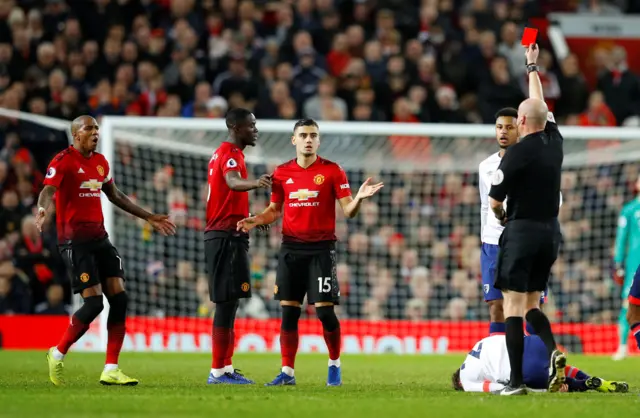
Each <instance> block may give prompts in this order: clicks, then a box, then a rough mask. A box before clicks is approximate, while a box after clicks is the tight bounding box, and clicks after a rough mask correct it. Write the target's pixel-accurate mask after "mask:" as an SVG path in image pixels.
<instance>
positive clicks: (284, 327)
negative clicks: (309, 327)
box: [280, 306, 302, 376]
mask: <svg viewBox="0 0 640 418" xmlns="http://www.w3.org/2000/svg"><path fill="white" fill-rule="evenodd" d="M301 313H302V310H301V309H300V308H299V307H297V306H283V307H282V324H281V325H280V353H281V354H282V371H283V372H285V373H287V374H288V375H290V376H292V375H293V369H294V368H295V363H296V354H297V353H298V338H299V337H298V321H299V320H300V314H301Z"/></svg>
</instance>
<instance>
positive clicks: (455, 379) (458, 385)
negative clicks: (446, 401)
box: [451, 369, 464, 391]
mask: <svg viewBox="0 0 640 418" xmlns="http://www.w3.org/2000/svg"><path fill="white" fill-rule="evenodd" d="M451 386H453V389H455V390H460V391H462V390H464V388H463V387H462V382H461V381H460V369H458V370H456V371H455V372H454V373H453V375H452V376H451Z"/></svg>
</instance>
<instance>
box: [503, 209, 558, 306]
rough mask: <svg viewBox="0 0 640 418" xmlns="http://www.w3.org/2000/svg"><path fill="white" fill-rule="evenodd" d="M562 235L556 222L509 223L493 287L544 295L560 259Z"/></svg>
mask: <svg viewBox="0 0 640 418" xmlns="http://www.w3.org/2000/svg"><path fill="white" fill-rule="evenodd" d="M561 239H562V234H561V232H560V225H559V224H558V221H557V220H556V219H554V220H551V221H533V220H526V219H518V220H514V221H509V222H507V225H506V227H505V229H504V231H502V235H501V236H500V242H499V244H500V253H499V255H498V265H497V269H496V270H497V271H496V282H495V285H494V287H495V288H496V289H500V290H503V291H505V290H511V291H514V292H520V293H526V292H542V291H544V290H545V289H546V288H547V283H548V282H549V275H550V274H551V267H552V266H553V263H554V262H555V261H556V259H557V258H558V251H559V250H560V241H561Z"/></svg>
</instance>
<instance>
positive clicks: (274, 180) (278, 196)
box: [271, 169, 284, 203]
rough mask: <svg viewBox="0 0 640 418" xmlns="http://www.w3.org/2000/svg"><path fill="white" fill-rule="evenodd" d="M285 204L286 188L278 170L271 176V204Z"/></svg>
mask: <svg viewBox="0 0 640 418" xmlns="http://www.w3.org/2000/svg"><path fill="white" fill-rule="evenodd" d="M282 202H284V188H283V187H282V179H281V178H279V176H278V169H276V170H275V171H274V172H273V175H272V176H271V203H282Z"/></svg>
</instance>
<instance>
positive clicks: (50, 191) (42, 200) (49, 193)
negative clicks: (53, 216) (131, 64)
mask: <svg viewBox="0 0 640 418" xmlns="http://www.w3.org/2000/svg"><path fill="white" fill-rule="evenodd" d="M56 190H58V189H57V188H56V187H55V186H50V185H47V186H44V188H43V189H42V191H41V192H40V196H38V213H37V214H36V227H37V228H38V231H40V232H42V225H43V224H44V220H45V217H46V214H47V209H49V206H51V201H52V200H53V195H55V194H56Z"/></svg>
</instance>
